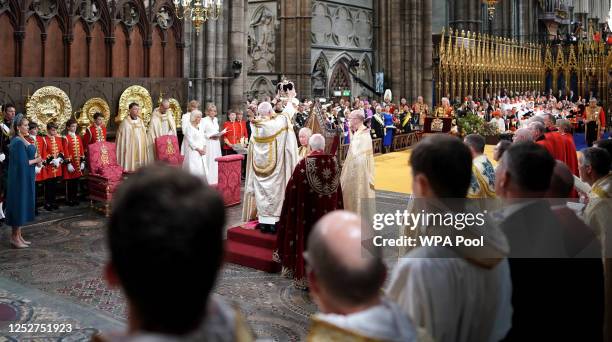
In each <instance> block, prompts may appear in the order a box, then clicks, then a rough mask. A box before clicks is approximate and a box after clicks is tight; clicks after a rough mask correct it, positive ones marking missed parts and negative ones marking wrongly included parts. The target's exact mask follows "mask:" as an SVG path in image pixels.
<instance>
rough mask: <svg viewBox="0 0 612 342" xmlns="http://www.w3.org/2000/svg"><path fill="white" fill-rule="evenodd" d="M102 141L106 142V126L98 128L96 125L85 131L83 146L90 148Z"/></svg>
mask: <svg viewBox="0 0 612 342" xmlns="http://www.w3.org/2000/svg"><path fill="white" fill-rule="evenodd" d="M100 141H106V126H104V125H102V126H96V124H95V123H94V124H92V125H91V126H89V127H87V131H85V135H84V136H83V145H85V146H88V145H90V144H93V143H97V142H100Z"/></svg>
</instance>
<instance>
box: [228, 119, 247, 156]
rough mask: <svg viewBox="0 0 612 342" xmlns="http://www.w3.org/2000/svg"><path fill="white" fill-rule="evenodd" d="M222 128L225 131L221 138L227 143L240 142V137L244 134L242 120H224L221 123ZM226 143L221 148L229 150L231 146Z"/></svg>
mask: <svg viewBox="0 0 612 342" xmlns="http://www.w3.org/2000/svg"><path fill="white" fill-rule="evenodd" d="M223 128H224V129H226V130H227V133H225V135H224V136H223V138H224V139H225V140H227V143H230V144H232V145H234V144H238V143H240V138H242V137H244V136H245V135H246V129H245V130H243V125H242V122H238V121H234V122H231V121H226V122H225V123H223ZM245 128H246V127H245ZM225 140H224V141H225ZM227 143H225V144H223V149H224V150H231V149H232V148H231V147H229V145H228V144H227Z"/></svg>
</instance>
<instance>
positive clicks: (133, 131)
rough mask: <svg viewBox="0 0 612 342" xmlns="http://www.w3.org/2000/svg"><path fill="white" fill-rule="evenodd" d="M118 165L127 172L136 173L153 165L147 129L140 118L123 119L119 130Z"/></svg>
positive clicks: (117, 141) (117, 140)
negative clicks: (143, 167)
mask: <svg viewBox="0 0 612 342" xmlns="http://www.w3.org/2000/svg"><path fill="white" fill-rule="evenodd" d="M116 143H117V163H119V165H121V167H123V170H124V171H125V172H134V171H136V170H137V169H138V168H140V167H142V166H145V165H147V164H149V163H151V162H152V161H153V160H152V159H151V158H150V154H149V139H148V137H147V129H146V128H145V125H144V122H143V121H142V119H141V118H140V117H137V118H136V120H132V119H131V118H130V117H129V116H128V117H126V118H125V119H123V121H122V122H121V125H119V129H118V130H117V139H116Z"/></svg>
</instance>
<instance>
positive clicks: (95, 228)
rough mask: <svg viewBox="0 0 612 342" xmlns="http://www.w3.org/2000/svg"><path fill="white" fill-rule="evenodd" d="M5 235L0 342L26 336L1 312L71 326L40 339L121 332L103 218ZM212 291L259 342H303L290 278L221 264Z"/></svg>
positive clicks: (87, 216)
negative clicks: (22, 239) (108, 277)
mask: <svg viewBox="0 0 612 342" xmlns="http://www.w3.org/2000/svg"><path fill="white" fill-rule="evenodd" d="M400 199H403V196H398V195H395V194H390V193H384V192H381V193H380V194H379V202H380V203H382V204H383V205H384V203H394V204H397V202H398V200H400ZM240 211H241V208H240V207H239V206H237V207H233V208H230V209H229V210H228V212H227V217H228V227H231V226H235V225H236V224H238V223H240ZM4 228H6V226H5V227H4ZM9 234H10V230H9V229H2V230H0V341H1V340H3V339H5V340H8V341H14V340H24V339H25V337H24V336H21V335H20V334H17V333H11V332H9V330H8V329H9V326H8V325H7V323H6V322H2V320H3V319H2V317H3V315H4V316H5V317H11V316H15V317H17V320H18V321H20V322H56V321H66V322H72V323H73V324H74V327H75V328H74V330H73V332H71V333H70V334H64V335H58V334H51V335H48V336H47V339H45V341H55V340H60V336H61V337H62V338H67V340H70V341H79V340H88V339H89V336H91V335H92V334H93V333H95V332H97V331H109V330H111V331H112V330H115V331H116V330H122V329H123V328H124V327H125V316H126V315H125V311H126V307H125V301H124V298H123V296H122V295H121V293H120V292H119V291H118V290H116V289H111V288H109V287H108V286H107V285H106V283H105V282H104V280H103V278H102V268H103V266H104V263H105V260H106V257H107V250H106V244H105V240H104V234H105V219H104V218H103V217H102V216H100V215H98V214H96V213H93V212H91V211H90V210H89V209H88V208H87V207H79V208H69V209H68V208H66V209H63V210H61V211H59V212H55V213H53V214H49V213H41V216H40V217H39V218H38V219H37V222H35V223H34V224H32V225H30V226H28V227H26V228H24V235H25V236H26V238H27V239H29V240H31V241H32V242H33V245H32V248H29V249H26V250H14V249H10V248H9V243H8V239H9ZM215 292H216V293H218V294H220V295H221V296H223V297H224V298H225V299H226V300H228V301H231V302H234V303H235V304H237V305H238V306H239V307H240V309H241V311H242V312H243V314H244V316H245V317H246V318H247V320H248V322H249V323H250V324H251V327H252V329H253V331H254V332H255V334H256V335H257V336H258V338H260V339H263V340H274V341H299V340H303V338H304V336H305V334H306V331H307V328H308V319H309V316H310V315H311V314H312V313H313V312H315V311H316V306H315V305H314V304H313V303H312V301H311V300H310V298H309V296H308V293H307V292H304V291H301V290H298V289H295V288H294V287H293V286H292V283H291V281H290V280H288V279H285V278H282V277H281V276H280V275H278V274H267V273H264V272H260V271H256V270H252V269H249V268H245V267H241V266H237V265H232V264H228V265H225V266H224V268H223V270H222V272H221V276H220V278H219V280H218V283H217V286H216V289H215ZM32 337H37V336H28V338H32ZM38 337H40V336H38Z"/></svg>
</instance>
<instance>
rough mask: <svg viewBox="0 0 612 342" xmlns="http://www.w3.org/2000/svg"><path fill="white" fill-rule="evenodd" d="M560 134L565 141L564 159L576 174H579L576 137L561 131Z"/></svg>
mask: <svg viewBox="0 0 612 342" xmlns="http://www.w3.org/2000/svg"><path fill="white" fill-rule="evenodd" d="M559 136H560V137H561V139H562V140H563V142H564V145H563V147H564V149H565V160H563V162H564V163H565V164H566V165H567V167H569V169H570V171H572V173H573V174H574V175H576V176H578V175H579V174H578V155H577V154H576V144H575V143H574V137H573V136H572V135H571V134H568V133H559Z"/></svg>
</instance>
